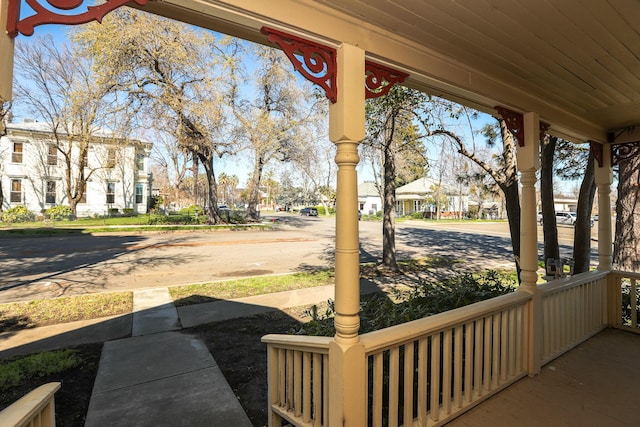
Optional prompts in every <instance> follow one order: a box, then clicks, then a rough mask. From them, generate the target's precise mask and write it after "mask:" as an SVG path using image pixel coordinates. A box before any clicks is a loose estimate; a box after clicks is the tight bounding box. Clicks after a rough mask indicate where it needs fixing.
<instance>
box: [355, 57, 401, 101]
mask: <svg viewBox="0 0 640 427" xmlns="http://www.w3.org/2000/svg"><path fill="white" fill-rule="evenodd" d="M364 73H365V85H364V88H365V97H366V98H367V99H368V98H377V97H379V96H384V95H386V94H388V93H389V91H390V90H391V88H392V87H393V85H394V84H396V83H402V82H403V81H404V80H405V79H406V78H407V77H409V74H407V73H403V72H402V71H396V70H394V69H392V68H389V67H385V66H384V65H379V64H376V63H374V62H371V61H365V63H364Z"/></svg>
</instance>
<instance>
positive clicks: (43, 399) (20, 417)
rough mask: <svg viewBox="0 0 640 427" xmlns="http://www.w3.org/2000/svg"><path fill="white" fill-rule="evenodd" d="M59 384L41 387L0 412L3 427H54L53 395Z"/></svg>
mask: <svg viewBox="0 0 640 427" xmlns="http://www.w3.org/2000/svg"><path fill="white" fill-rule="evenodd" d="M59 388H60V383H49V384H45V385H41V386H40V387H38V388H37V389H35V390H33V391H31V392H30V393H28V394H26V395H24V396H23V397H21V398H20V399H18V400H17V401H16V402H14V403H13V404H12V405H11V406H9V407H7V408H5V409H4V410H3V411H2V412H0V426H3V427H26V426H38V427H55V425H56V417H55V403H54V398H53V396H54V394H55V392H56V391H58V389H59Z"/></svg>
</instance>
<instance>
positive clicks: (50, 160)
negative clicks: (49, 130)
mask: <svg viewBox="0 0 640 427" xmlns="http://www.w3.org/2000/svg"><path fill="white" fill-rule="evenodd" d="M48 149H49V151H48V152H47V164H48V165H49V166H55V165H57V164H58V147H56V146H55V145H54V144H49V147H48Z"/></svg>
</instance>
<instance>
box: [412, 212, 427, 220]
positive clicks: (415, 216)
mask: <svg viewBox="0 0 640 427" xmlns="http://www.w3.org/2000/svg"><path fill="white" fill-rule="evenodd" d="M411 218H413V219H422V218H424V215H423V214H422V212H414V213H412V214H411Z"/></svg>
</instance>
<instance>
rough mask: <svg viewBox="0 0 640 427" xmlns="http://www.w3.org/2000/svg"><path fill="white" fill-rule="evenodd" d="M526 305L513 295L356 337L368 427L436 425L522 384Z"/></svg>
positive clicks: (519, 294)
mask: <svg viewBox="0 0 640 427" xmlns="http://www.w3.org/2000/svg"><path fill="white" fill-rule="evenodd" d="M530 300H531V296H530V295H528V294H526V293H524V292H515V293H512V294H509V295H503V296H500V297H497V298H494V299H491V300H487V301H483V302H479V303H476V304H472V305H470V306H467V307H462V308H459V309H456V310H452V311H448V312H445V313H441V314H438V315H434V316H430V317H427V318H424V319H420V320H416V321H413V322H409V323H406V324H403V325H398V326H394V327H391V328H387V329H384V330H380V331H376V332H371V333H369V334H364V335H362V336H361V337H360V339H361V342H362V344H363V345H364V348H365V354H366V357H367V362H368V373H369V375H368V382H369V384H368V408H369V417H368V418H369V425H372V426H383V425H385V426H386V425H388V426H390V427H393V426H399V425H404V426H410V425H414V424H415V425H419V426H432V425H440V424H442V423H444V422H446V421H447V420H450V419H452V418H454V417H455V416H456V415H458V414H460V413H462V412H464V411H465V410H467V409H468V408H470V407H471V406H474V405H475V404H477V403H478V402H480V401H482V400H484V399H486V398H488V397H489V396H491V395H493V394H494V393H496V392H497V391H499V390H501V389H503V388H505V387H507V386H508V385H509V384H511V383H513V382H514V381H515V380H517V379H519V378H521V377H523V376H525V375H526V373H527V372H526V367H527V360H526V357H527V338H526V337H527V335H528V333H527V327H528V325H527V317H528V316H527V307H528V303H529V301H530Z"/></svg>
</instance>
